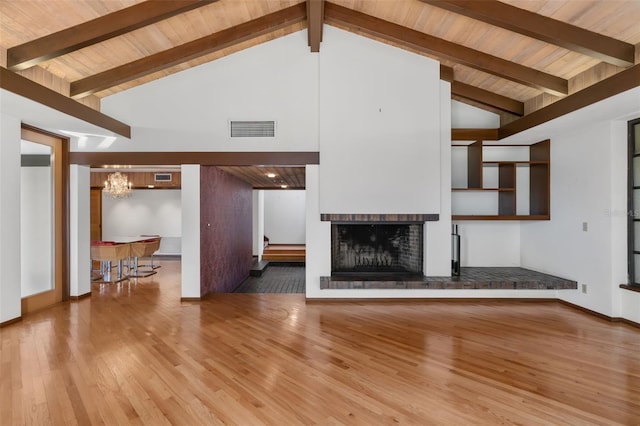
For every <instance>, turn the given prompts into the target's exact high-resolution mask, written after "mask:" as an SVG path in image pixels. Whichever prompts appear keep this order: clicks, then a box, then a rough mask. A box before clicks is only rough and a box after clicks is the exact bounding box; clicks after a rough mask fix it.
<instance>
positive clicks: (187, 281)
mask: <svg viewBox="0 0 640 426" xmlns="http://www.w3.org/2000/svg"><path fill="white" fill-rule="evenodd" d="M181 189H182V190H181V191H180V192H181V203H180V204H181V205H182V223H181V228H182V263H181V267H182V289H181V297H185V298H199V297H200V166H199V165H197V164H185V165H183V166H182V167H181Z"/></svg>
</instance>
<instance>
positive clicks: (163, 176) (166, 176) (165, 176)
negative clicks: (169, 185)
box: [154, 173, 171, 182]
mask: <svg viewBox="0 0 640 426" xmlns="http://www.w3.org/2000/svg"><path fill="white" fill-rule="evenodd" d="M154 180H155V181H156V182H171V173H156V174H155V176H154Z"/></svg>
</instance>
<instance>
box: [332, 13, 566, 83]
mask: <svg viewBox="0 0 640 426" xmlns="http://www.w3.org/2000/svg"><path fill="white" fill-rule="evenodd" d="M325 21H326V22H327V23H329V24H336V25H338V26H344V27H346V28H348V29H350V30H352V31H355V32H363V33H366V34H369V35H373V36H375V37H379V38H382V39H384V40H387V41H390V42H394V43H398V44H400V45H402V46H406V47H407V48H409V49H414V50H417V51H419V52H422V53H425V54H428V55H433V56H436V57H438V58H443V59H448V60H451V61H454V62H457V63H459V64H461V65H465V66H468V67H470V68H473V69H477V70H480V71H483V72H486V73H489V74H492V75H495V76H497V77H500V78H504V79H507V80H510V81H514V82H516V83H519V84H523V85H525V86H529V87H533V88H535V89H538V90H541V91H543V92H548V93H551V94H553V95H558V96H564V95H567V94H568V93H569V83H568V81H567V80H565V79H563V78H560V77H557V76H555V75H552V74H548V73H545V72H543V71H539V70H536V69H533V68H529V67H525V66H523V65H520V64H517V63H515V62H510V61H506V60H504V59H502V58H498V57H497V56H492V55H489V54H487V53H484V52H480V51H478V50H474V49H471V48H469V47H466V46H462V45H460V44H456V43H452V42H450V41H447V40H444V39H441V38H438V37H434V36H432V35H429V34H425V33H422V32H419V31H416V30H412V29H410V28H406V27H403V26H401V25H398V24H395V23H393V22H389V21H385V20H383V19H380V18H376V17H374V16H371V15H367V14H365V13H362V12H358V11H355V10H353V9H349V8H346V7H343V6H339V5H337V4H334V3H330V2H326V4H325Z"/></svg>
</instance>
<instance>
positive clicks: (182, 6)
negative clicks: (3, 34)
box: [7, 0, 217, 71]
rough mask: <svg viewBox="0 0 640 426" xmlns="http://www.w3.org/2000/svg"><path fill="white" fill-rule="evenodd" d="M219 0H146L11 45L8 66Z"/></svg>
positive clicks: (35, 60) (36, 61) (17, 67)
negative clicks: (16, 44) (17, 44)
mask: <svg viewBox="0 0 640 426" xmlns="http://www.w3.org/2000/svg"><path fill="white" fill-rule="evenodd" d="M215 1H217V0H171V1H145V2H143V3H138V4H136V5H134V6H131V7H127V8H125V9H122V10H118V11H117V12H113V13H109V14H108V15H104V16H101V17H99V18H96V19H93V20H91V21H88V22H84V23H82V24H79V25H76V26H73V27H70V28H65V29H64V30H61V31H58V32H56V33H53V34H50V35H47V36H44V37H40V38H38V39H35V40H32V41H29V42H27V43H24V44H21V45H19V46H15V47H12V48H10V49H9V50H8V51H7V68H9V70H11V71H21V70H24V69H26V68H29V67H32V66H34V65H37V64H39V63H41V62H44V61H46V60H49V59H52V58H56V57H58V56H61V55H65V54H67V53H70V52H73V51H75V50H78V49H82V48H83V47H87V46H90V45H92V44H95V43H99V42H101V41H104V40H107V39H110V38H113V37H117V36H119V35H122V34H125V33H128V32H130V31H133V30H135V29H138V28H141V27H144V26H147V25H150V24H153V23H154V22H158V21H161V20H163V19H167V18H170V17H172V16H175V15H177V14H180V13H183V12H186V11H189V10H192V9H195V8H197V7H202V6H205V5H207V4H210V3H212V2H215Z"/></svg>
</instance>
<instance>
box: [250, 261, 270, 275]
mask: <svg viewBox="0 0 640 426" xmlns="http://www.w3.org/2000/svg"><path fill="white" fill-rule="evenodd" d="M267 266H269V262H267V261H265V260H261V261H259V262H258V259H255V260H254V261H253V264H252V265H251V269H250V270H249V275H250V276H252V277H261V276H262V274H263V273H264V271H265V269H267Z"/></svg>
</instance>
